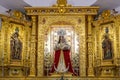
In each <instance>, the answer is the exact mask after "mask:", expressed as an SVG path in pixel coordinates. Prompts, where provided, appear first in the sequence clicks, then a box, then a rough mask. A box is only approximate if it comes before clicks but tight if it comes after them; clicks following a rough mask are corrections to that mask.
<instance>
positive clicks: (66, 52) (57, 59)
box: [51, 29, 75, 75]
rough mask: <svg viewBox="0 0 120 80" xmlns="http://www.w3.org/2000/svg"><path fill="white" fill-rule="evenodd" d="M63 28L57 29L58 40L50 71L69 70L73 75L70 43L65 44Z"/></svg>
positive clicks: (60, 71) (61, 71)
mask: <svg viewBox="0 0 120 80" xmlns="http://www.w3.org/2000/svg"><path fill="white" fill-rule="evenodd" d="M65 34H66V32H65V30H63V29H61V30H59V31H58V35H59V40H58V42H57V44H56V45H55V48H54V50H55V51H54V63H53V65H52V69H51V73H53V72H54V71H56V72H58V73H65V72H70V73H72V74H73V75H75V73H74V71H73V68H72V64H71V59H70V48H71V47H70V45H69V44H67V42H66V39H65V37H64V35H65Z"/></svg>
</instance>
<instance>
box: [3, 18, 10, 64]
mask: <svg viewBox="0 0 120 80" xmlns="http://www.w3.org/2000/svg"><path fill="white" fill-rule="evenodd" d="M3 26H4V27H2V31H3V36H2V38H3V45H2V46H3V51H2V54H3V55H2V58H3V59H4V60H3V62H4V64H7V63H8V62H7V61H8V39H7V38H8V35H7V29H8V27H9V21H7V19H5V20H4V23H3Z"/></svg>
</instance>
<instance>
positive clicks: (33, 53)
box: [29, 16, 36, 76]
mask: <svg viewBox="0 0 120 80" xmlns="http://www.w3.org/2000/svg"><path fill="white" fill-rule="evenodd" d="M35 56H36V16H32V33H31V52H30V61H31V66H30V75H29V76H35V74H36V68H35Z"/></svg>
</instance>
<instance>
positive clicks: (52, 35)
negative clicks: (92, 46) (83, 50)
mask: <svg viewBox="0 0 120 80" xmlns="http://www.w3.org/2000/svg"><path fill="white" fill-rule="evenodd" d="M60 36H62V37H64V41H65V43H66V44H67V45H69V46H70V49H68V50H70V52H69V55H70V56H69V57H70V62H68V64H69V65H67V66H66V64H65V63H66V62H65V59H64V58H67V57H62V58H61V56H60V58H59V62H58V65H57V67H56V66H53V65H54V64H55V62H54V59H55V51H56V50H55V47H56V45H57V44H58V42H59V40H60ZM79 49H80V48H79V37H78V34H77V33H76V32H75V30H74V27H72V26H71V25H54V26H51V27H50V31H49V32H48V34H46V36H45V42H44V75H45V76H49V74H51V70H52V68H55V69H54V72H57V70H58V72H60V71H62V70H63V71H65V69H66V73H67V72H69V71H71V70H69V69H70V68H71V67H72V68H71V69H72V70H73V73H74V74H75V75H77V76H79V52H80V51H79ZM63 53H64V52H63ZM62 56H65V55H62ZM62 60H63V62H65V63H64V64H63V63H60V62H62ZM70 64H71V67H70ZM60 65H62V66H63V67H60ZM64 65H65V66H64ZM58 68H61V69H58ZM68 68H69V69H68Z"/></svg>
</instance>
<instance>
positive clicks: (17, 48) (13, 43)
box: [10, 28, 22, 60]
mask: <svg viewBox="0 0 120 80" xmlns="http://www.w3.org/2000/svg"><path fill="white" fill-rule="evenodd" d="M10 52H11V58H12V59H18V60H20V59H21V53H22V42H21V41H20V39H19V30H18V28H16V29H15V32H14V33H13V34H12V36H11V40H10Z"/></svg>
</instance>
